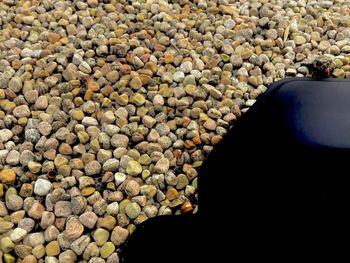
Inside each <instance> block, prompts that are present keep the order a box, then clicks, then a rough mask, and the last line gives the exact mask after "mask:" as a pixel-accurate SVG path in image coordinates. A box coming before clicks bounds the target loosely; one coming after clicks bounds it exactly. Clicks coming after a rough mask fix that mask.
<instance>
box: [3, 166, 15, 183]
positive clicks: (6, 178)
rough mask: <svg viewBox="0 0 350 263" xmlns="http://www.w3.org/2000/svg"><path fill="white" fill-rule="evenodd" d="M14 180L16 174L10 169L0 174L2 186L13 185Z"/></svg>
mask: <svg viewBox="0 0 350 263" xmlns="http://www.w3.org/2000/svg"><path fill="white" fill-rule="evenodd" d="M15 180H16V174H15V172H14V171H13V170H12V169H3V170H2V171H1V172H0V181H1V182H2V183H4V184H13V183H14V182H15Z"/></svg>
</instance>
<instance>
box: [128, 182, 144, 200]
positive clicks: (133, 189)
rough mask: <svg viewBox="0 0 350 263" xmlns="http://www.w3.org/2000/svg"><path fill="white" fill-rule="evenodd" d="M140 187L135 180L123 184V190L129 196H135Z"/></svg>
mask: <svg viewBox="0 0 350 263" xmlns="http://www.w3.org/2000/svg"><path fill="white" fill-rule="evenodd" d="M140 190H141V187H140V185H139V183H138V182H136V181H135V180H130V181H128V182H127V184H126V186H125V192H126V193H127V195H129V196H136V195H138V194H139V193H140Z"/></svg>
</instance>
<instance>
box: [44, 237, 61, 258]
mask: <svg viewBox="0 0 350 263" xmlns="http://www.w3.org/2000/svg"><path fill="white" fill-rule="evenodd" d="M60 251H61V249H60V245H59V243H58V242H57V241H56V240H54V241H51V242H50V243H48V244H47V245H46V247H45V252H46V255H47V256H49V257H52V256H57V255H59V254H60Z"/></svg>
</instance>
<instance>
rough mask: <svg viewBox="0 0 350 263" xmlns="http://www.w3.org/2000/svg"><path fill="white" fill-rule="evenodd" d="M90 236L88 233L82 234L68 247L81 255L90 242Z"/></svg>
mask: <svg viewBox="0 0 350 263" xmlns="http://www.w3.org/2000/svg"><path fill="white" fill-rule="evenodd" d="M90 242H91V238H90V236H88V235H83V236H81V237H79V238H78V239H77V240H75V241H73V242H72V244H71V246H70V248H71V249H72V250H73V251H74V253H75V254H77V255H78V256H80V255H82V254H83V253H84V251H85V249H86V248H87V246H88V245H89V244H90Z"/></svg>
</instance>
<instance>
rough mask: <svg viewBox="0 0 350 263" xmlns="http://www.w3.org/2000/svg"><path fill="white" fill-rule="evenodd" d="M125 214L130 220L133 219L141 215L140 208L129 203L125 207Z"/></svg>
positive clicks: (133, 203)
mask: <svg viewBox="0 0 350 263" xmlns="http://www.w3.org/2000/svg"><path fill="white" fill-rule="evenodd" d="M125 212H126V214H127V216H128V217H129V218H130V219H135V218H136V217H138V216H139V214H140V213H141V207H140V206H139V205H138V204H137V203H135V202H131V203H129V204H128V205H127V206H126V208H125Z"/></svg>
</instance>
